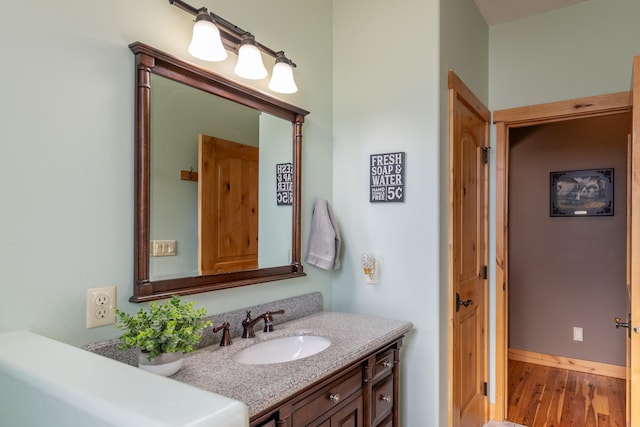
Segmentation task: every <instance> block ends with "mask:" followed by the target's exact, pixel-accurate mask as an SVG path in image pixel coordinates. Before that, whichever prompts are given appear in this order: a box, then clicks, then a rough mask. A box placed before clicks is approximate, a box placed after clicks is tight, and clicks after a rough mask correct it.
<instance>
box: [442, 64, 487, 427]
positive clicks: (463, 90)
mask: <svg viewBox="0 0 640 427" xmlns="http://www.w3.org/2000/svg"><path fill="white" fill-rule="evenodd" d="M448 87H449V229H448V241H449V254H448V255H449V310H448V323H449V325H448V341H449V349H448V350H449V351H448V353H449V354H448V378H449V388H448V389H449V395H448V407H449V411H448V414H449V415H448V424H447V425H448V426H449V427H458V424H459V419H458V420H454V412H455V411H454V410H453V408H454V404H455V401H454V396H455V387H456V384H455V383H454V382H453V379H454V363H455V360H456V358H455V354H454V336H455V334H454V332H455V331H454V318H455V307H456V305H457V304H456V289H455V283H454V277H455V276H454V272H453V259H454V258H453V257H454V251H455V250H456V248H455V247H454V234H453V232H454V229H453V226H454V217H453V215H454V210H453V203H454V200H455V197H454V185H453V183H454V161H455V159H454V158H453V152H454V150H453V144H455V143H456V141H454V126H455V124H456V123H455V110H454V106H455V100H456V98H458V99H460V100H462V101H463V102H464V103H465V104H466V105H467V106H468V107H469V108H470V109H471V110H473V111H474V113H475V114H476V115H477V116H478V117H480V118H481V119H482V120H483V121H484V136H483V138H484V140H483V141H482V142H483V147H486V149H487V150H488V148H489V126H490V123H491V111H490V110H489V109H488V108H487V107H486V106H485V105H484V103H483V102H482V101H481V100H480V99H479V98H478V97H477V96H476V95H475V94H474V93H473V92H472V91H471V89H469V88H468V87H467V85H465V84H464V82H463V81H462V80H461V79H460V78H459V77H458V76H457V75H456V74H455V73H454V72H453V70H449V72H448ZM485 153H486V151H485ZM487 163H488V162H487ZM479 185H482V186H483V187H484V188H483V189H482V191H483V192H484V205H483V206H482V212H483V217H484V218H483V219H482V221H483V223H484V230H483V233H484V245H483V247H482V248H480V250H481V251H482V255H481V256H482V259H483V260H484V265H485V266H488V262H489V167H488V164H486V165H485V169H484V171H483V178H482V182H481V183H479ZM482 293H483V299H484V310H483V311H484V312H483V315H482V316H483V319H482V322H483V331H484V334H483V335H482V336H483V343H482V349H483V350H482V351H483V367H482V373H481V374H482V376H483V378H484V382H485V384H487V383H488V381H489V333H488V331H489V286H488V280H487V278H486V277H484V279H483V288H482ZM488 402H489V398H488V396H487V393H485V396H484V402H483V418H484V420H485V421H488V419H489V415H490V410H489V403H488Z"/></svg>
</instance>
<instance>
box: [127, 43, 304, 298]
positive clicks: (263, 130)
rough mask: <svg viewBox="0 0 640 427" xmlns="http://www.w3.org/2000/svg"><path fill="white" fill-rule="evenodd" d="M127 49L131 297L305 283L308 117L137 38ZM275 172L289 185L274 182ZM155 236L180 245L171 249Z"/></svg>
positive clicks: (164, 296) (160, 296) (263, 94)
mask: <svg viewBox="0 0 640 427" xmlns="http://www.w3.org/2000/svg"><path fill="white" fill-rule="evenodd" d="M129 48H130V49H131V51H132V52H133V53H134V55H135V69H136V96H135V99H136V103H135V114H136V117H135V119H136V120H135V122H136V134H135V145H136V149H135V201H136V206H135V217H134V258H135V264H134V279H135V283H134V288H133V296H132V297H131V298H130V301H132V302H142V301H149V300H154V299H159V298H166V297H168V296H170V295H174V294H177V295H185V294H193V293H198V292H207V291H212V290H217V289H227V288H231V287H236V286H245V285H251V284H256V283H263V282H269V281H274V280H283V279H289V278H293V277H299V276H304V272H303V268H302V264H301V250H300V200H301V184H300V177H301V176H302V165H301V159H302V123H303V121H304V117H305V116H306V115H307V114H309V113H308V111H305V110H303V109H301V108H298V107H295V106H292V105H290V104H287V103H285V102H283V101H280V100H277V99H275V98H272V97H271V96H269V95H267V94H265V93H262V92H257V91H255V90H253V89H250V88H248V87H245V86H242V85H240V84H238V83H235V82H232V81H229V80H227V79H226V78H224V77H222V76H219V75H217V74H215V73H212V72H211V71H208V70H206V69H203V68H200V67H198V66H196V65H193V64H190V63H187V62H184V61H182V60H179V59H177V58H175V57H173V56H170V55H167V54H165V53H163V52H160V51H158V50H156V49H154V48H152V47H150V46H147V45H144V44H142V43H139V42H136V43H132V44H131V45H130V46H129ZM210 147H215V149H214V151H211V152H209V151H208V150H211V148H210ZM221 147H223V148H224V150H225V151H224V152H225V153H230V154H229V156H226V155H225V156H223V155H221V154H220V153H219V151H218V150H219V149H221ZM247 153H253V154H251V155H247ZM220 159H224V160H223V161H220ZM238 162H239V163H238ZM211 165H213V166H211ZM277 172H281V174H280V176H279V178H281V179H282V180H283V181H286V182H284V183H282V182H281V183H280V187H277V184H278V183H277V182H276V180H277ZM207 176H209V177H213V178H212V179H210V178H208V177H207ZM249 183H253V184H251V185H249ZM238 188H239V189H240V190H238ZM282 190H288V192H284V193H283V192H282ZM212 195H215V196H212ZM283 195H284V197H283ZM211 201H213V202H211ZM283 201H285V202H287V203H282V202H283ZM229 212H231V214H229ZM211 218H213V219H211ZM211 236H214V237H213V238H212V237H211ZM159 241H164V242H169V243H171V242H175V253H173V252H174V251H171V250H167V248H168V247H169V246H171V245H169V246H167V245H156V244H154V243H155V242H159ZM158 248H160V250H159V251H158ZM211 248H214V250H211ZM238 248H239V249H238ZM234 251H235V252H234ZM165 252H169V253H165ZM152 253H153V255H154V256H151V254H152ZM212 254H213V255H212ZM230 254H231V255H232V256H234V257H235V259H234V260H233V261H229V255H230ZM156 255H165V256H156ZM205 258H211V259H212V260H213V261H211V262H209V261H205V260H204V259H205Z"/></svg>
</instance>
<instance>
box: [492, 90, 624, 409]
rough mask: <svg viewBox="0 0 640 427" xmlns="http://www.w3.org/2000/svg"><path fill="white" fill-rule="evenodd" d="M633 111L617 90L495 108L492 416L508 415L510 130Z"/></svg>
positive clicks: (622, 93) (622, 94) (621, 93)
mask: <svg viewBox="0 0 640 427" xmlns="http://www.w3.org/2000/svg"><path fill="white" fill-rule="evenodd" d="M629 111H631V93H630V92H628V91H627V92H617V93H612V94H607V95H599V96H591V97H586V98H578V99H573V100H567V101H558V102H551V103H546V104H539V105H532V106H526V107H518V108H510V109H505V110H499V111H494V113H493V122H494V124H495V125H496V230H495V232H496V274H495V295H496V300H495V315H496V328H495V334H496V341H495V343H496V344H495V349H494V350H495V361H496V363H495V384H494V387H495V403H494V404H492V405H491V406H490V409H491V411H490V412H491V418H492V419H494V420H497V421H502V420H506V419H507V400H508V394H507V393H508V375H507V372H508V371H507V365H508V350H509V348H508V337H509V319H508V313H509V298H508V297H509V281H508V277H509V274H508V273H509V257H508V252H509V251H508V249H509V248H508V236H509V222H508V218H509V211H508V207H509V179H508V177H509V130H510V129H512V128H518V127H523V126H533V125H540V124H546V123H554V122H559V121H565V120H575V119H581V118H588V117H599V116H606V115H611V114H620V113H624V112H629Z"/></svg>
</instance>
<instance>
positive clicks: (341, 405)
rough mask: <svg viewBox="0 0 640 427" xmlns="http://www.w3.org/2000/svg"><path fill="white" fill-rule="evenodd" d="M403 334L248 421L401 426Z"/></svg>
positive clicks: (260, 425) (272, 426) (257, 425)
mask: <svg viewBox="0 0 640 427" xmlns="http://www.w3.org/2000/svg"><path fill="white" fill-rule="evenodd" d="M401 345H402V338H400V339H398V340H396V341H394V342H392V343H391V344H388V345H385V346H383V347H381V348H380V349H378V350H376V351H375V352H374V353H372V354H371V355H370V356H368V357H366V358H363V359H361V360H358V361H355V362H354V363H353V364H351V365H349V366H347V367H345V368H343V369H342V370H340V371H339V372H336V373H335V374H333V375H330V376H328V377H327V378H323V379H322V380H320V381H318V382H316V383H315V384H313V385H311V386H309V387H308V388H306V389H305V390H303V391H302V392H301V393H299V394H296V395H295V396H291V397H290V398H289V399H288V400H286V401H284V402H282V403H280V404H278V405H276V406H275V407H273V408H270V409H269V410H267V411H265V412H266V413H264V414H263V415H258V416H256V417H253V418H252V419H251V424H250V425H251V427H399V424H398V405H397V402H398V381H399V377H398V375H399V363H400V346H401Z"/></svg>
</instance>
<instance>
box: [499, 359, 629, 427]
mask: <svg viewBox="0 0 640 427" xmlns="http://www.w3.org/2000/svg"><path fill="white" fill-rule="evenodd" d="M507 419H508V420H509V421H511V422H514V423H518V424H523V425H525V426H527V427H626V422H625V381H624V380H621V379H617V378H611V377H605V376H600V375H593V374H586V373H582V372H575V371H568V370H566V369H559V368H554V367H549V366H543V365H535V364H531V363H526V362H520V361H516V360H509V400H508V416H507Z"/></svg>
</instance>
